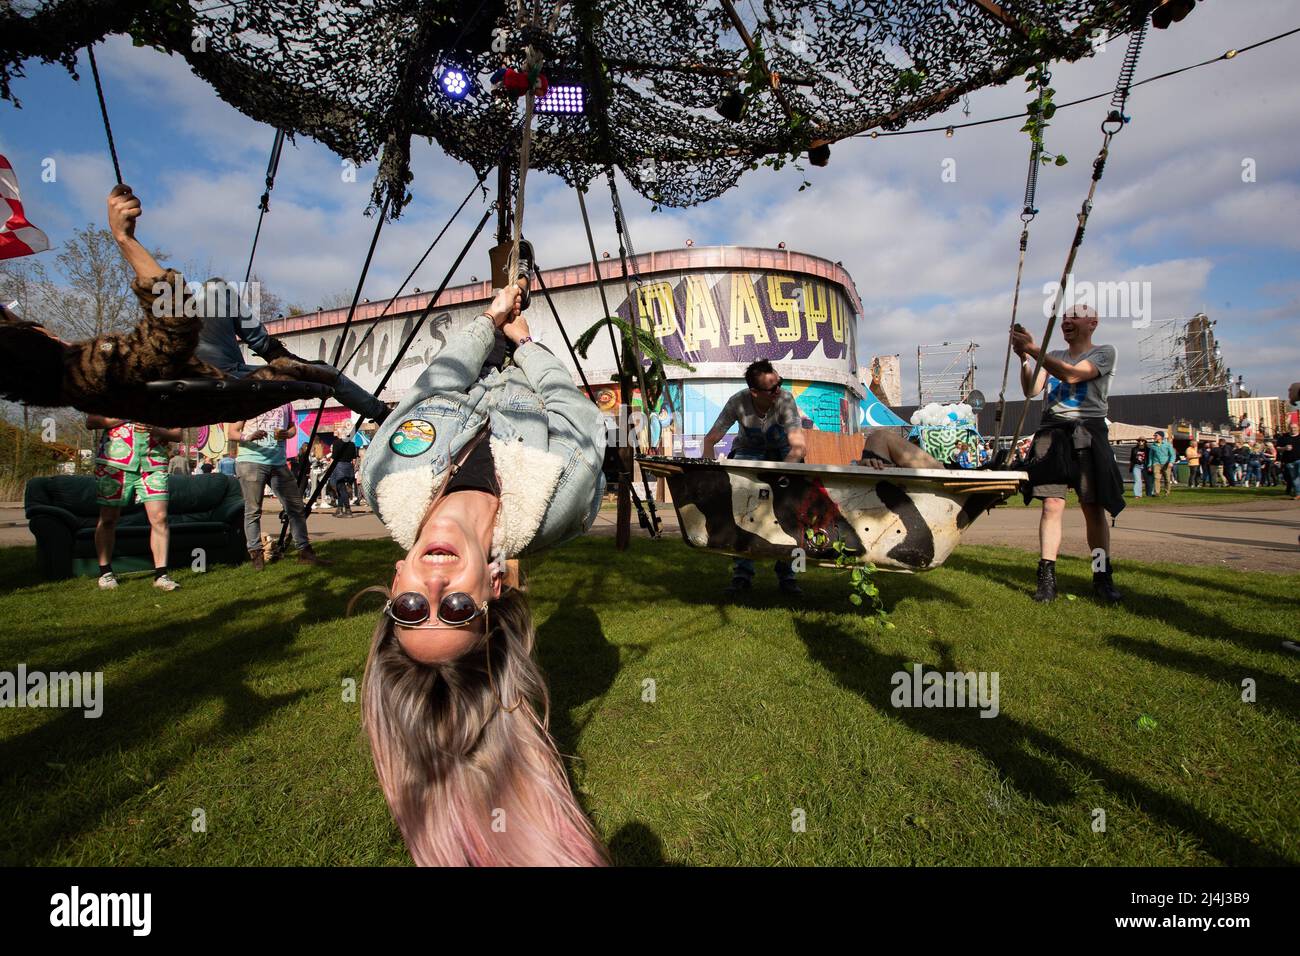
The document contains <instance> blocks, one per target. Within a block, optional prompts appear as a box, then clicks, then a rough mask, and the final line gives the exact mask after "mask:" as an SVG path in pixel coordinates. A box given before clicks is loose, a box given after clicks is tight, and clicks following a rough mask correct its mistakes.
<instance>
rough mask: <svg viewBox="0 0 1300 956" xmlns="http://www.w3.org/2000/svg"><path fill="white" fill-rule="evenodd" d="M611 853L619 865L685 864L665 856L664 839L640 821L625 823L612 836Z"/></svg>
mask: <svg viewBox="0 0 1300 956" xmlns="http://www.w3.org/2000/svg"><path fill="white" fill-rule="evenodd" d="M609 855H610V858H611V859H612V860H613V861H614V863H615V865H617V866H684V865H685V864H682V863H675V862H673V861H671V860H669V859H668V858H667V857H665V856H664V841H663V840H661V839H659V834H657V833H655V831H654V830H651V829H650V828H649V827H648V826H646V825H645V824H644V823H641V822H640V821H633V822H631V823H625V824H623V825H622V826H621V827H619V828H618V832H617V833H615V834H614V835H613V837H611V838H610V841H609Z"/></svg>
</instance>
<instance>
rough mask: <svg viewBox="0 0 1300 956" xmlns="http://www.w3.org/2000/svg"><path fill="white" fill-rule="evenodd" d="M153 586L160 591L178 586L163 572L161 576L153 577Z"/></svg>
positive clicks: (170, 589)
mask: <svg viewBox="0 0 1300 956" xmlns="http://www.w3.org/2000/svg"><path fill="white" fill-rule="evenodd" d="M153 586H154V587H156V588H157V589H158V590H160V591H175V590H176V589H177V588H179V587H180V585H179V584H177V583H176V582H175V581H173V580H172V579H171V577H170V576H168V575H166V574H164V575H163V576H162V577H158V578H154V579H153Z"/></svg>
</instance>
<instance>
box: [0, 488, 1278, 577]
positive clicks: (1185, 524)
mask: <svg viewBox="0 0 1300 956" xmlns="http://www.w3.org/2000/svg"><path fill="white" fill-rule="evenodd" d="M278 507H279V506H278V503H277V502H275V501H274V500H270V499H268V501H267V510H266V512H265V513H264V515H263V527H264V529H265V530H266V531H270V532H275V531H278V530H279V527H280V520H279V515H278V514H277V510H278ZM660 516H661V518H662V519H663V523H664V528H665V530H667V531H668V532H669V533H671V534H673V535H676V533H677V520H676V515H675V514H674V513H673V510H672V506H671V505H663V506H661V508H660ZM633 521H634V524H633V529H632V531H633V534H634V535H637V536H641V535H644V534H645V532H644V531H642V530H640V529H639V528H637V527H636V525H635V516H634V517H633ZM308 527H309V528H310V529H311V536H312V539H313V540H315V541H333V540H340V539H346V538H362V539H364V538H379V537H383V535H384V529H383V526H382V525H381V524H380V523H379V519H378V518H376V517H374V515H372V514H370V513H369V512H368V511H358V512H357V515H356V517H353V518H335V517H334V516H333V515H332V514H331V513H330V512H317V513H316V514H314V515H312V517H311V520H310V522H309V525H308ZM592 533H593V534H598V535H606V536H612V535H613V534H614V512H613V510H612V509H606V510H604V511H602V512H601V513H600V514H599V515H598V516H597V518H596V524H595V526H594V527H593V528H592ZM1111 536H1112V540H1111V547H1112V550H1113V551H1114V553H1115V555H1116V559H1117V560H1118V561H1123V560H1124V559H1126V558H1128V559H1133V560H1138V561H1172V562H1175V563H1178V564H1199V565H1209V566H1214V567H1234V568H1241V569H1243V570H1247V571H1300V502H1292V501H1287V500H1284V499H1279V500H1277V501H1254V502H1243V503H1241V504H1229V505H1214V506H1205V505H1201V506H1196V505H1190V506H1172V505H1171V506H1164V505H1155V506H1148V507H1142V508H1128V509H1127V510H1125V511H1124V512H1123V513H1122V514H1121V515H1120V516H1119V521H1118V522H1117V524H1116V526H1115V528H1114V529H1112V531H1111ZM963 542H964V543H966V544H998V545H1006V546H1008V547H1013V548H1023V549H1025V550H1028V551H1036V550H1037V549H1038V509H1037V508H997V509H995V510H994V511H993V512H992V513H991V514H987V515H984V516H983V517H981V518H980V519H979V520H978V521H976V522H975V524H974V525H973V526H972V527H971V528H970V530H968V531H967V532H966V534H965V536H964V537H963ZM32 543H33V539H32V536H31V534H30V532H28V530H27V522H26V521H25V520H24V518H23V511H22V506H21V505H19V504H16V503H13V502H8V503H0V546H5V545H29V544H32ZM1061 550H1062V552H1063V553H1065V554H1072V555H1085V554H1087V551H1088V548H1087V542H1086V541H1085V539H1084V535H1083V519H1082V517H1081V516H1080V515H1079V512H1078V510H1077V509H1073V508H1072V509H1070V510H1068V511H1067V512H1066V515H1065V534H1064V539H1063V541H1062V547H1061Z"/></svg>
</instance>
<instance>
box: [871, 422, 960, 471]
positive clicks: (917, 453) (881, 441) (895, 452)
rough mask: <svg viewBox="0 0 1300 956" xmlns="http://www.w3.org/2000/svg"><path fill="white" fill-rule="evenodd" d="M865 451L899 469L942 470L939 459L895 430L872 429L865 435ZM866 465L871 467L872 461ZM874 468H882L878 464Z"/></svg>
mask: <svg viewBox="0 0 1300 956" xmlns="http://www.w3.org/2000/svg"><path fill="white" fill-rule="evenodd" d="M863 435H864V440H863V449H864V450H865V451H869V452H871V453H872V454H873V455H879V456H880V457H881V458H883V459H885V460H886V461H888V462H891V463H892V464H893V465H894V466H895V467H898V468H942V467H943V464H942V462H940V461H939V460H938V459H936V458H933V457H931V456H930V455H928V454H926V453H925V452H924V451H922V450H921V449H920V448H918V447H917V446H916V445H913V444H912V443H911V442H910V441H908V440H907V439H906V438H904V437H903V436H901V435H900V434H899V433H898V430H897V429H895V428H870V429H868V430H867V431H866V432H864V433H863ZM866 464H868V465H871V464H872V463H871V462H870V461H868V462H866ZM874 467H880V463H879V462H876V463H875V464H874Z"/></svg>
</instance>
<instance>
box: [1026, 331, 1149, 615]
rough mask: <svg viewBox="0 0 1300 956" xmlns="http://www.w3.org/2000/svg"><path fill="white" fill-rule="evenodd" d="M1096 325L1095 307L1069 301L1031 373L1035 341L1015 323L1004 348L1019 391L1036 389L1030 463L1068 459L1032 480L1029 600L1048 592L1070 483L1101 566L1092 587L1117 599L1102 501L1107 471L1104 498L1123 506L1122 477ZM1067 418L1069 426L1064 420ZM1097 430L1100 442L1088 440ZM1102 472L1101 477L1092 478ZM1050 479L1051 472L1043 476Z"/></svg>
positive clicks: (1109, 354)
mask: <svg viewBox="0 0 1300 956" xmlns="http://www.w3.org/2000/svg"><path fill="white" fill-rule="evenodd" d="M1096 329H1097V313H1096V312H1095V311H1093V310H1092V309H1090V308H1088V307H1087V306H1074V307H1072V308H1070V309H1067V310H1066V312H1065V314H1064V315H1063V316H1062V317H1061V335H1062V336H1063V337H1064V338H1065V341H1066V344H1067V345H1068V346H1069V348H1066V349H1057V350H1054V351H1051V352H1048V353H1047V354H1046V355H1044V356H1042V359H1041V363H1042V368H1041V369H1039V371H1038V375H1037V376H1036V377H1035V376H1034V362H1033V360H1034V359H1036V358H1038V357H1039V356H1040V354H1041V351H1042V350H1041V349H1040V348H1039V346H1038V345H1037V344H1036V343H1035V342H1034V337H1033V336H1032V335H1031V334H1030V333H1029V332H1028V331H1027V330H1025V329H1024V328H1023V327H1021V326H1016V331H1014V332H1013V333H1012V335H1011V344H1012V348H1014V349H1015V352H1016V354H1017V355H1018V356H1020V359H1021V369H1020V384H1021V386H1022V388H1023V389H1024V393H1025V398H1026V399H1032V398H1033V397H1034V396H1036V395H1038V394H1039V393H1042V392H1046V395H1045V397H1044V405H1045V408H1044V409H1043V417H1042V422H1041V423H1040V425H1039V429H1038V431H1037V432H1036V433H1035V435H1034V444H1033V448H1032V451H1031V453H1030V462H1031V464H1030V468H1031V470H1034V469H1035V466H1036V465H1037V464H1038V463H1041V462H1047V463H1049V464H1050V463H1051V462H1052V461H1053V460H1055V461H1063V462H1065V463H1066V464H1068V465H1069V468H1068V470H1069V471H1070V472H1071V477H1070V478H1069V479H1068V480H1067V481H1062V482H1061V483H1054V484H1035V485H1034V487H1033V496H1034V497H1035V498H1040V499H1042V502H1043V512H1042V515H1041V517H1040V518H1039V522H1038V542H1039V553H1040V557H1039V562H1038V589H1037V591H1035V593H1034V600H1036V601H1052V600H1055V599H1056V555H1057V552H1058V551H1059V550H1060V547H1061V522H1062V519H1063V517H1064V514H1065V495H1066V490H1067V488H1069V487H1073V488H1074V490H1075V491H1076V492H1077V493H1078V496H1079V508H1080V510H1081V511H1083V520H1084V524H1085V525H1086V528H1087V533H1088V548H1089V550H1090V551H1091V552H1092V553H1093V554H1094V555H1096V554H1097V553H1098V552H1100V553H1101V555H1102V558H1103V561H1102V563H1101V565H1100V567H1101V568H1102V570H1097V567H1098V566H1097V565H1096V564H1094V571H1093V576H1092V586H1093V591H1094V592H1095V593H1096V594H1097V596H1098V597H1100V598H1101V599H1102V600H1103V601H1105V602H1107V603H1110V604H1114V603H1116V602H1118V601H1120V600H1122V599H1123V595H1122V594H1120V592H1119V591H1118V590H1117V589H1116V588H1115V584H1114V581H1113V580H1112V577H1111V561H1110V524H1109V522H1107V521H1106V508H1105V507H1103V506H1104V505H1107V504H1110V501H1109V496H1110V495H1112V494H1113V492H1112V490H1111V485H1112V482H1111V481H1110V479H1111V477H1112V476H1111V475H1110V474H1109V471H1105V470H1103V469H1113V470H1115V475H1114V476H1113V477H1114V479H1115V481H1116V482H1118V484H1119V488H1120V491H1119V494H1120V500H1119V502H1118V505H1113V504H1111V507H1112V509H1113V510H1114V512H1115V513H1118V510H1119V509H1121V508H1123V507H1124V502H1123V484H1122V482H1123V479H1121V478H1120V477H1119V473H1118V467H1117V466H1116V465H1115V459H1114V453H1113V452H1111V450H1110V446H1109V444H1108V443H1106V442H1107V439H1106V437H1105V436H1106V427H1105V420H1106V413H1107V399H1108V397H1109V395H1110V383H1111V381H1112V380H1113V379H1114V376H1115V347H1114V346H1113V345H1094V344H1093V341H1092V334H1093V332H1094V331H1096ZM1071 423H1073V427H1071ZM1094 435H1096V436H1099V439H1100V442H1101V446H1100V447H1098V441H1096V440H1094ZM1099 478H1100V479H1103V480H1099ZM1049 480H1054V479H1049Z"/></svg>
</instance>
